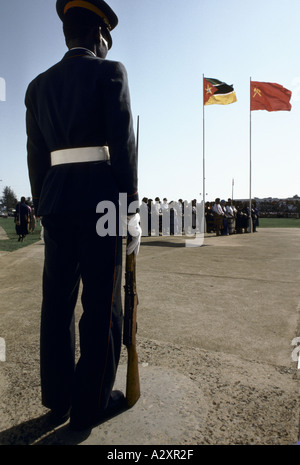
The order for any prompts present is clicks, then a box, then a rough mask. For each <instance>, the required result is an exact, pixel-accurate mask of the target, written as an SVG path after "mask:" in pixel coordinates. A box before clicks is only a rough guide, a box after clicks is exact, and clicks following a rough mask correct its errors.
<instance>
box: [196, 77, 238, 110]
mask: <svg viewBox="0 0 300 465" xmlns="http://www.w3.org/2000/svg"><path fill="white" fill-rule="evenodd" d="M203 93H204V105H228V104H229V103H234V102H236V101H237V98H236V94H235V92H234V88H233V87H232V86H229V85H228V84H226V83H225V82H221V81H218V80H217V79H211V78H204V80H203Z"/></svg>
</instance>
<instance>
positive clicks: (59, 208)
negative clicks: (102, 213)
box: [25, 48, 138, 216]
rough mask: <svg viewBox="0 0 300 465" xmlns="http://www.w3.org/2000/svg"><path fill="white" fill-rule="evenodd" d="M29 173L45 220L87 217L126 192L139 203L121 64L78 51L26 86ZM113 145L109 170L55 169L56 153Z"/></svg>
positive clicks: (102, 166) (86, 166) (94, 166)
mask: <svg viewBox="0 0 300 465" xmlns="http://www.w3.org/2000/svg"><path fill="white" fill-rule="evenodd" d="M25 105H26V108H27V112H26V128H27V136H28V139H27V152H28V169H29V178H30V183H31V189H32V196H33V203H34V207H35V209H36V211H37V213H38V215H39V216H45V215H52V214H63V213H66V212H73V211H77V212H78V211H80V210H81V211H82V210H89V211H93V212H95V210H96V206H97V204H98V203H99V202H100V201H102V200H114V201H116V202H117V199H118V195H119V193H120V192H121V193H126V194H127V196H128V203H130V202H132V201H135V200H138V194H137V160H136V147H135V136H134V129H133V122H132V115H131V107H130V96H129V89H128V80H127V73H126V70H125V68H124V66H123V65H122V64H121V63H118V62H114V61H109V60H103V59H100V58H96V57H95V56H94V54H93V53H92V52H90V51H89V50H87V49H84V48H79V49H73V50H70V51H68V52H67V53H66V55H65V56H64V58H63V59H62V60H61V61H60V62H59V63H57V64H56V65H54V66H53V67H51V68H50V69H49V70H47V71H46V72H44V73H42V74H40V75H39V76H38V77H37V78H35V79H34V80H33V81H32V82H31V83H30V84H29V86H28V89H27V92H26V97H25ZM92 146H108V147H109V151H110V157H111V160H110V163H107V162H89V163H73V164H65V165H59V166H53V167H51V162H50V153H51V152H52V151H56V150H61V149H69V148H75V147H92Z"/></svg>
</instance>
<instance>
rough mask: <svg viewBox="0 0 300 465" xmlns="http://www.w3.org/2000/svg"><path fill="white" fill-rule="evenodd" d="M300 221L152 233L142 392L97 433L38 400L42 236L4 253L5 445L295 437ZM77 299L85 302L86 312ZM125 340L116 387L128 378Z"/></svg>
mask: <svg viewBox="0 0 300 465" xmlns="http://www.w3.org/2000/svg"><path fill="white" fill-rule="evenodd" d="M299 239H300V230H299V229H259V232H257V233H255V234H243V235H236V236H229V237H215V236H213V235H206V238H205V241H204V245H203V247H199V248H186V247H185V246H184V245H185V242H184V239H183V238H181V237H169V238H168V237H149V238H143V240H142V245H141V249H140V254H139V256H138V261H137V268H138V283H137V284H138V292H139V307H138V337H137V339H138V353H139V362H140V377H141V389H142V395H141V399H140V400H139V402H138V403H137V404H136V405H135V406H134V407H133V408H132V409H131V410H128V411H127V412H124V413H123V414H122V415H119V416H118V417H115V418H113V419H111V420H110V421H108V422H106V423H105V424H103V425H100V426H98V427H96V428H94V429H93V430H92V431H90V432H85V433H82V434H81V433H80V434H79V433H78V434H74V433H71V431H70V430H69V428H68V424H66V425H63V426H61V427H60V428H57V429H54V430H49V427H48V425H47V422H46V419H45V413H46V412H47V410H46V409H44V408H43V407H42V406H41V404H40V391H39V317H40V302H41V271H42V266H43V248H44V246H43V244H42V243H41V242H39V243H36V244H35V245H33V246H30V247H26V248H24V249H21V250H18V251H16V252H14V253H4V254H2V255H0V277H1V290H0V299H1V307H0V321H1V326H0V337H2V338H4V339H5V341H6V362H0V394H1V405H0V414H1V416H0V444H65V445H67V444H82V445H90V444H93V445H95V444H97V445H100V444H108V445H114V444H115V445H121V444H124V445H131V444H138V445H146V444H149V445H155V444H170V445H172V444H173V445H178V444H180V445H189V444H193V445H195V444H282V445H284V444H296V443H297V441H298V440H299V437H300V433H299V419H300V416H299V412H300V403H299V370H298V369H297V362H295V361H294V360H293V358H292V353H293V350H294V349H295V347H293V346H292V345H291V344H292V341H293V340H294V339H295V338H296V337H297V336H300V319H299V309H300V299H299V277H300V276H299V271H300V249H299ZM80 312H81V307H80V303H78V305H77V308H76V313H77V317H78V318H79V316H80ZM125 378H126V351H125V349H124V352H123V353H122V358H121V364H120V368H119V372H118V376H117V381H116V388H121V389H123V390H124V389H125Z"/></svg>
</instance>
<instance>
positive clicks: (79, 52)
mask: <svg viewBox="0 0 300 465" xmlns="http://www.w3.org/2000/svg"><path fill="white" fill-rule="evenodd" d="M75 56H91V57H96V55H95V53H94V52H92V51H91V50H89V49H87V48H84V47H74V48H71V49H70V50H69V51H68V52H67V53H66V54H65V56H64V58H72V57H75Z"/></svg>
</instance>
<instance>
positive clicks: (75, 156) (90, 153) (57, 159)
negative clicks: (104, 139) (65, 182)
mask: <svg viewBox="0 0 300 465" xmlns="http://www.w3.org/2000/svg"><path fill="white" fill-rule="evenodd" d="M109 159H110V155H109V148H108V147H107V146H104V147H78V148H74V149H64V150H56V151H55V152H51V166H55V165H63V164H65V163H84V162H89V161H107V160H109Z"/></svg>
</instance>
